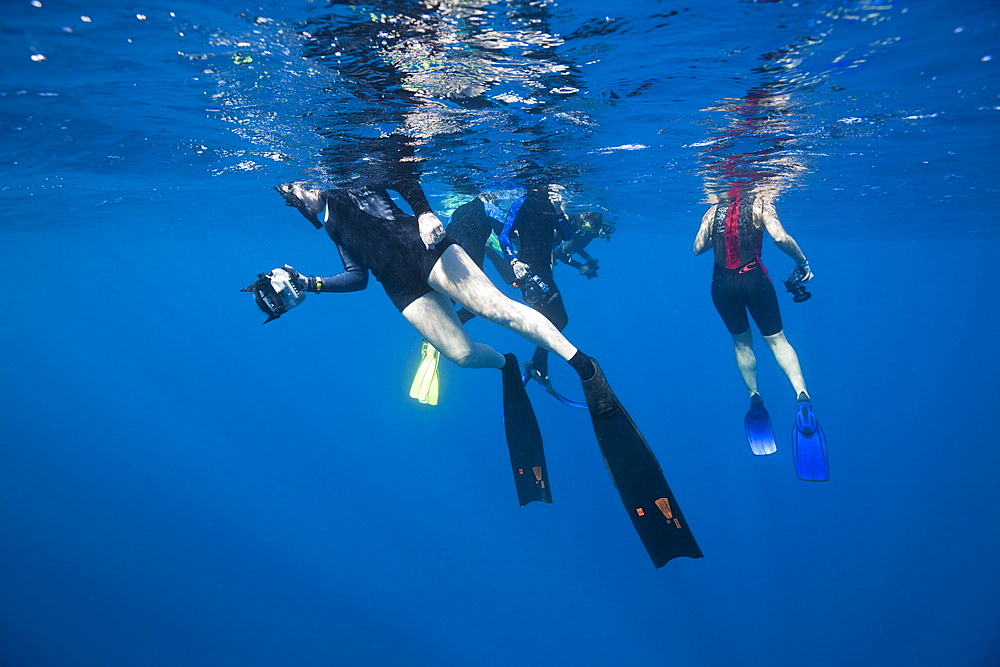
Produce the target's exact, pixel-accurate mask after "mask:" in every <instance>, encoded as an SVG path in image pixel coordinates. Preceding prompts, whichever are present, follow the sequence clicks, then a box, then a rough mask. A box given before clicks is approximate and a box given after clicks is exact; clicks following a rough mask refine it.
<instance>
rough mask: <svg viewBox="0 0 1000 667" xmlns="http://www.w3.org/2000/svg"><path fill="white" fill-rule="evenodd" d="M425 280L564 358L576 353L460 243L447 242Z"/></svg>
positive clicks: (536, 313) (488, 317) (557, 331)
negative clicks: (504, 289) (503, 289)
mask: <svg viewBox="0 0 1000 667" xmlns="http://www.w3.org/2000/svg"><path fill="white" fill-rule="evenodd" d="M427 282H428V283H429V284H430V286H431V287H433V288H434V289H435V290H437V291H438V292H440V293H441V294H443V295H445V296H447V297H449V298H451V299H453V300H455V301H457V302H458V303H460V304H461V305H462V306H464V307H465V308H466V309H468V310H470V311H472V312H473V313H475V314H476V315H477V316H479V317H481V318H483V319H485V320H489V321H490V322H493V323H495V324H499V325H500V326H502V327H504V328H506V329H510V330H511V331H513V332H514V333H517V334H519V335H521V336H523V337H524V338H527V339H528V340H529V341H531V342H532V343H534V344H535V345H537V346H539V347H543V348H545V349H547V350H549V351H550V352H553V353H555V354H557V355H559V356H560V357H562V358H563V359H565V360H566V361H569V360H570V359H572V358H573V356H574V355H575V354H576V353H577V349H576V347H574V346H573V344H572V343H570V342H569V341H568V340H567V339H566V337H565V336H563V335H562V333H560V332H559V330H558V329H557V328H556V327H555V325H553V324H552V322H550V321H549V320H548V318H547V317H545V316H544V315H542V314H541V313H539V312H538V311H536V310H534V309H532V308H530V307H528V306H526V305H525V304H523V303H518V302H517V301H514V300H513V299H510V298H508V297H507V296H506V295H505V294H504V293H503V292H501V291H500V290H499V289H497V287H496V285H494V284H493V283H492V282H490V279H489V278H487V277H486V274H485V273H483V271H482V269H480V268H479V267H478V266H476V263H475V262H473V261H472V258H470V257H469V255H468V254H467V253H466V252H465V250H463V249H462V247H461V246H459V245H452V246H449V247H448V249H447V250H445V251H444V253H443V254H442V255H441V258H440V259H438V261H437V263H436V264H435V265H434V268H433V269H431V273H430V275H429V276H428V277H427ZM456 320H457V318H456ZM442 352H444V351H443V350H442Z"/></svg>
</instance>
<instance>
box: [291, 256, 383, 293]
mask: <svg viewBox="0 0 1000 667" xmlns="http://www.w3.org/2000/svg"><path fill="white" fill-rule="evenodd" d="M337 250H338V251H340V259H341V260H342V261H343V262H344V270H343V271H342V272H341V273H337V274H334V275H332V276H326V277H320V276H305V281H306V291H307V292H315V293H317V294H319V293H320V292H358V291H360V290H363V289H365V288H366V287H368V267H367V266H365V265H364V264H363V263H362V262H360V261H358V260H356V259H355V258H353V257H351V255H350V253H348V252H347V251H346V250H344V248H342V247H341V246H340V245H338V246H337Z"/></svg>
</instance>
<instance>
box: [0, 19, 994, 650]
mask: <svg viewBox="0 0 1000 667" xmlns="http://www.w3.org/2000/svg"><path fill="white" fill-rule="evenodd" d="M40 4H41V6H32V4H31V3H29V2H27V1H23V2H22V1H21V0H18V1H17V2H13V1H10V2H5V3H4V8H5V10H6V11H5V21H4V22H3V25H2V26H0V33H2V40H0V56H2V62H3V63H4V66H3V69H2V75H0V161H2V165H3V170H4V172H3V173H4V176H5V178H4V179H3V182H2V185H0V206H2V211H3V217H2V223H0V224H2V227H0V258H2V259H3V260H4V265H5V266H6V268H7V272H8V273H7V278H6V281H5V289H4V300H3V301H4V310H5V316H4V317H3V319H2V320H0V350H2V352H0V354H2V357H0V359H2V361H0V373H2V375H0V377H2V379H3V382H2V384H0V392H2V393H0V400H2V406H3V408H2V410H0V435H2V442H0V664H3V665H4V666H5V667H6V666H8V665H10V666H13V667H21V666H35V665H46V666H47V665H398V664H407V665H515V664H529V663H539V664H551V665H650V666H653V665H656V666H659V665H695V666H700V665H735V664H739V665H852V664H871V665H945V664H947V665H994V664H997V663H998V662H1000V632H998V631H1000V601H998V600H1000V573H998V569H997V562H998V560H1000V558H998V557H1000V523H998V522H997V520H996V519H995V517H994V513H995V504H996V502H995V496H996V493H995V482H994V477H995V475H996V471H997V469H998V467H1000V448H998V447H997V446H996V436H995V435H990V434H991V433H992V432H993V428H992V426H991V422H992V420H993V419H994V418H996V416H997V410H996V405H997V399H998V398H1000V395H998V393H1000V392H998V383H997V379H996V378H997V373H998V371H1000V364H998V362H997V356H996V353H995V351H994V347H995V345H994V333H995V332H996V331H997V329H998V324H1000V322H998V318H997V315H996V296H995V295H996V293H997V289H998V287H1000V285H998V282H997V278H996V270H995V268H994V267H993V266H992V262H993V261H994V259H995V257H996V256H997V253H998V252H1000V233H998V222H1000V216H998V214H997V207H996V206H995V199H996V197H997V186H996V181H995V179H996V174H997V168H998V162H997V159H996V153H997V149H998V136H1000V74H998V70H997V68H998V67H1000V38H998V37H1000V8H998V7H997V6H996V5H995V3H988V2H974V1H971V0H962V1H957V2H955V1H953V2H943V1H941V0H927V1H925V2H894V1H890V0H883V1H882V2H873V1H864V2H857V1H856V2H802V1H800V2H756V3H754V2H735V1H733V2H729V1H722V0H710V1H709V2H703V3H698V4H697V5H694V4H692V5H691V6H688V7H685V6H684V5H682V4H672V3H669V2H650V1H644V2H640V1H638V0H633V1H631V2H628V1H626V2H617V3H614V5H613V6H609V5H608V4H607V3H598V2H594V1H592V0H587V1H578V2H558V3H556V2H535V3H530V4H529V3H527V2H513V1H512V2H510V3H477V2H472V1H471V0H469V1H466V2H427V3H425V4H424V5H418V4H417V3H389V2H386V3H383V4H378V3H372V4H368V5H353V6H352V5H339V4H325V3H319V2H301V3H296V2H287V3H284V4H278V3H268V4H262V5H250V4H246V3H243V2H240V1H238V0H223V1H222V2H214V3H208V2H204V3H198V2H191V1H190V0H188V1H185V2H175V3H160V2H156V3H152V4H149V3H145V4H144V3H136V2H125V1H122V2H113V1H112V0H98V1H97V2H89V3H83V2H73V1H67V2H55V1H53V0H44V1H43V2H42V3H40ZM84 17H85V18H86V20H85V18H84ZM140 17H142V18H140ZM337 53H339V54H340V55H336V54H337ZM366 67H367V69H366ZM359 72H360V74H359ZM397 131H403V132H405V133H407V134H408V136H411V137H415V138H416V139H418V140H419V144H420V145H419V147H418V151H417V154H418V157H419V158H420V160H421V162H420V166H421V170H422V172H423V174H424V182H425V185H426V188H427V190H428V193H429V194H430V196H431V199H432V202H433V203H434V204H435V206H436V207H437V208H438V210H439V211H441V213H442V215H445V214H446V213H448V212H449V211H450V209H451V208H453V207H454V206H455V205H456V204H458V203H460V202H462V201H465V200H466V199H467V198H468V192H470V191H471V189H475V188H485V187H512V186H513V185H516V184H517V183H518V182H520V180H521V179H524V178H530V177H533V176H538V175H539V174H544V175H546V176H549V175H551V177H552V180H555V181H558V182H559V183H561V184H563V185H565V186H566V188H567V196H568V198H569V207H570V209H571V210H588V209H597V210H602V211H604V212H605V213H606V215H608V216H609V217H612V218H613V219H615V220H616V222H617V224H618V229H617V231H616V233H615V235H614V236H613V240H612V241H611V242H610V243H608V244H604V243H600V245H599V246H596V244H595V247H593V248H592V250H593V254H595V255H596V256H598V257H599V259H600V260H601V267H602V268H601V273H600V277H599V278H598V279H596V280H592V281H587V280H584V279H583V278H582V277H577V276H574V275H572V271H571V270H569V269H567V268H563V269H558V270H557V274H556V275H557V278H558V279H559V281H560V287H561V288H562V291H563V293H564V295H565V298H566V302H567V304H568V309H569V312H570V316H571V323H570V325H569V327H568V329H567V335H568V336H569V338H570V339H571V340H573V341H574V342H575V343H576V344H577V345H579V346H580V347H581V348H583V349H585V350H587V351H588V352H590V353H592V354H594V355H595V356H596V357H598V358H599V359H600V360H601V362H602V365H603V366H604V367H605V370H606V371H607V372H608V375H609V377H610V378H611V379H612V381H613V383H614V385H615V388H616V391H617V393H618V394H619V396H620V397H621V399H622V401H623V403H624V404H625V405H627V406H628V408H629V411H630V412H631V413H632V416H633V417H634V418H635V420H636V422H637V423H638V424H639V425H640V427H641V428H642V430H643V432H644V433H645V436H646V438H647V440H648V441H649V442H650V444H651V446H652V448H653V449H654V451H655V452H656V454H657V456H658V457H659V459H660V462H661V464H662V466H663V468H664V471H665V473H666V476H667V478H668V479H669V481H670V483H671V486H672V487H673V490H674V492H675V493H676V495H677V497H678V498H679V499H680V501H681V502H682V504H683V507H684V512H685V514H686V515H687V518H688V520H689V522H690V524H691V526H692V528H693V530H694V532H695V535H696V537H697V539H698V541H699V543H700V545H701V547H702V549H703V551H704V553H705V558H704V559H701V560H690V559H684V558H681V559H677V560H675V561H672V562H670V563H668V564H667V565H666V566H665V567H664V568H662V569H660V570H656V569H654V568H653V566H652V565H651V563H650V562H649V560H648V558H647V556H646V554H645V552H644V550H643V548H642V545H641V543H640V542H639V540H638V539H637V538H636V536H635V534H634V532H633V530H632V527H631V525H630V522H629V521H628V519H627V516H626V515H625V513H624V511H623V509H622V507H621V503H620V501H619V499H618V496H617V493H616V491H615V489H614V487H613V485H612V483H611V482H610V480H609V478H608V475H607V472H606V470H605V468H604V465H603V462H602V460H601V457H600V453H599V451H598V449H597V447H596V443H595V441H594V436H593V432H592V431H591V429H590V425H589V420H588V419H587V417H586V415H585V414H584V413H582V412H581V411H575V410H571V409H569V408H566V407H563V406H562V405H560V404H558V403H556V402H555V401H553V400H551V399H550V398H549V397H548V396H546V395H545V394H544V393H543V392H542V391H540V390H538V388H537V387H531V388H530V389H531V391H532V398H533V401H534V404H535V409H536V412H537V413H538V416H539V420H540V423H541V426H542V431H543V433H544V434H545V437H546V452H547V457H548V465H549V468H550V474H551V480H552V486H553V495H554V498H555V503H554V504H552V505H541V504H539V503H534V504H532V505H529V506H527V507H525V508H518V507H517V502H516V496H515V493H514V488H513V484H512V483H511V480H510V473H509V471H508V465H509V463H508V460H507V451H506V446H505V443H504V436H503V428H502V426H501V424H500V422H499V419H498V408H499V400H500V383H499V379H498V377H497V374H495V373H493V372H491V371H475V372H474V371H460V370H459V369H457V368H455V367H454V366H451V365H450V364H448V363H447V362H443V364H442V400H441V403H440V405H438V406H436V407H428V406H423V405H419V404H417V403H415V402H414V401H412V399H410V398H408V397H407V388H408V385H409V381H410V379H411V377H412V373H413V371H414V370H415V368H416V365H417V361H418V358H419V344H420V340H419V336H418V335H417V334H415V333H414V332H413V331H412V329H410V328H409V326H408V325H407V324H406V322H405V321H404V320H403V319H402V318H401V317H400V316H399V315H398V314H397V313H396V312H395V311H394V309H393V308H392V307H391V304H389V302H388V301H387V299H386V298H385V297H384V296H383V294H382V293H381V290H380V289H379V288H378V286H377V285H376V284H374V283H373V285H372V288H371V289H369V290H367V291H366V292H362V293H359V294H349V295H323V296H321V297H311V298H310V299H309V300H308V302H307V303H306V304H305V305H303V307H302V308H301V309H299V310H297V311H296V312H294V313H290V314H289V315H287V316H285V317H283V318H282V319H281V320H280V321H278V322H275V323H271V324H268V325H267V326H266V327H262V326H261V325H260V322H261V321H262V319H263V316H262V314H261V313H260V312H259V311H258V310H257V309H256V308H255V307H254V306H253V304H252V302H251V300H250V297H249V296H248V295H246V294H241V293H240V292H239V289H240V288H242V287H243V286H244V285H246V284H247V283H248V282H250V280H252V279H253V277H254V274H255V273H257V272H258V271H263V270H267V269H268V268H271V267H272V266H277V265H280V264H281V263H283V262H289V263H292V264H294V265H295V266H296V267H298V268H300V269H302V270H304V271H306V272H310V273H332V272H334V271H336V270H338V269H339V263H338V261H337V257H336V255H335V253H334V252H333V250H334V248H333V246H332V245H331V244H330V243H329V241H328V240H327V239H325V238H324V237H322V235H321V234H319V233H317V232H315V231H314V230H313V229H312V228H311V227H310V226H309V225H308V224H306V223H305V221H304V220H302V219H301V218H300V216H298V214H296V213H295V212H294V211H292V210H291V209H288V208H286V207H284V206H283V205H282V202H281V200H280V198H279V197H278V196H277V195H276V194H275V193H274V192H273V191H272V190H271V188H272V187H273V186H274V185H276V184H278V183H281V182H283V181H288V180H295V179H311V180H314V181H336V180H338V179H340V180H342V179H344V178H347V177H348V176H349V174H351V173H356V172H357V171H358V170H359V169H362V168H363V167H364V162H363V158H364V156H365V153H364V152H363V151H362V150H361V148H360V147H364V146H368V145H371V142H372V141H375V140H377V139H378V137H379V135H380V134H384V133H387V132H397ZM727 179H729V180H728V181H727ZM732 179H737V180H740V179H743V180H746V179H752V180H755V181H757V182H760V183H763V184H765V185H766V186H768V187H771V188H774V189H775V190H776V191H777V192H778V193H779V194H780V196H779V199H778V212H779V214H780V215H781V218H782V220H783V222H784V223H785V226H786V228H787V229H788V230H789V231H790V232H791V233H792V234H793V235H794V236H795V238H796V239H797V240H798V241H799V243H800V244H801V245H802V246H803V249H804V250H805V252H806V254H807V255H808V257H809V259H810V261H811V264H812V267H813V270H814V271H815V272H816V276H817V277H816V279H815V281H814V282H813V283H811V290H812V292H813V298H812V299H811V300H810V301H808V302H807V303H804V304H793V303H792V302H791V300H790V298H788V295H786V294H783V293H782V294H780V295H779V297H780V298H781V305H782V308H783V311H782V314H783V317H784V323H785V330H786V332H787V334H788V337H789V340H790V341H791V342H792V343H793V344H794V345H795V346H796V349H797V351H798V353H799V356H800V358H801V360H802V364H803V368H804V370H805V374H806V378H807V380H808V383H809V388H810V390H811V392H812V394H813V397H814V401H815V405H816V409H817V413H818V415H819V417H820V419H821V421H822V423H823V427H824V429H825V431H826V434H827V437H828V441H829V446H830V459H831V469H832V477H831V481H830V482H828V483H823V484H815V483H806V482H802V481H799V480H797V479H796V478H795V475H794V471H793V468H792V462H791V453H790V449H791V447H790V437H789V436H790V431H791V427H792V421H793V415H794V401H793V399H794V396H793V395H792V392H791V390H790V389H789V387H788V385H787V382H786V380H785V379H784V377H783V376H782V375H781V374H780V372H779V371H778V370H777V368H776V366H775V364H774V363H773V359H772V358H771V357H770V355H769V354H768V353H767V352H766V350H764V349H762V348H763V346H762V345H761V343H760V341H759V339H758V341H757V343H758V346H759V347H760V348H761V349H759V350H758V352H759V362H760V364H759V376H760V384H761V388H762V392H763V393H764V395H765V397H766V398H767V399H768V404H769V407H770V410H771V416H772V419H773V420H774V423H775V430H776V434H777V439H778V452H777V453H776V454H775V455H773V456H769V457H760V458H758V457H754V456H752V455H751V454H750V452H749V448H748V447H747V445H746V442H745V438H744V435H743V430H742V424H741V421H742V416H743V413H744V411H745V410H746V397H745V393H744V389H743V386H742V383H741V382H740V379H739V376H738V373H737V370H736V367H735V364H734V363H733V360H732V350H731V348H732V346H731V342H730V338H729V336H728V334H727V333H726V330H725V328H724V327H723V326H722V323H721V321H720V320H719V318H718V316H717V314H716V313H715V311H714V309H713V307H712V304H711V301H710V299H709V277H710V274H711V260H710V259H708V258H705V257H698V258H696V257H693V256H692V255H691V252H690V247H691V242H692V239H693V237H694V233H695V231H696V229H697V226H698V222H699V220H700V218H701V215H702V213H703V212H704V210H705V206H706V204H705V202H706V198H707V197H709V196H710V195H711V194H712V193H714V192H717V191H718V190H719V188H721V187H725V185H726V183H727V182H731V181H732ZM764 261H765V263H766V264H767V265H768V266H769V267H770V268H771V271H772V276H775V277H781V276H784V275H785V272H786V271H788V270H789V269H790V268H791V262H790V261H789V260H788V259H786V258H785V256H784V255H782V254H781V253H780V252H779V251H777V250H776V249H775V248H774V247H773V246H769V247H766V248H765V254H764ZM469 327H470V330H471V331H472V332H473V333H474V335H475V336H476V337H477V339H480V340H482V341H484V342H488V343H491V344H494V345H495V346H497V347H498V348H500V349H501V350H513V351H515V352H517V353H518V354H519V355H521V356H526V355H528V354H530V346H529V345H528V344H526V343H525V342H524V341H522V340H521V339H518V338H516V337H515V336H513V335H512V334H509V333H507V332H505V331H503V330H500V329H497V328H496V327H491V326H488V325H487V324H485V323H482V322H478V321H474V322H472V323H470V325H469ZM571 375H572V373H571V371H569V370H568V369H566V368H564V367H562V366H561V365H556V364H553V377H554V379H555V382H556V384H557V385H558V386H561V387H564V388H565V389H566V392H567V393H569V394H571V395H573V396H578V393H577V392H576V391H574V389H575V387H574V385H573V383H572V377H571Z"/></svg>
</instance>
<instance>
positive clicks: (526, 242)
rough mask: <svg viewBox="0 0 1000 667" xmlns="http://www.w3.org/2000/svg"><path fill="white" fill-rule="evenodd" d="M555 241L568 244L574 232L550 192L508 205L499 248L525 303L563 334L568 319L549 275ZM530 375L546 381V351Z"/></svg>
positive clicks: (531, 193)
mask: <svg viewBox="0 0 1000 667" xmlns="http://www.w3.org/2000/svg"><path fill="white" fill-rule="evenodd" d="M515 235H516V237H517V249H516V251H515V249H514V243H513V238H514V236H515ZM557 238H561V239H562V240H563V241H564V242H565V241H570V240H571V239H572V238H573V228H572V227H571V226H570V224H569V221H568V220H567V219H566V216H565V214H564V213H563V212H562V210H561V209H559V208H557V207H556V205H555V204H554V203H553V202H552V195H551V194H550V190H549V188H547V187H543V188H531V189H529V190H528V192H527V194H525V195H524V196H523V197H521V198H520V199H518V200H516V201H515V202H514V203H513V204H511V207H510V210H509V211H508V212H507V217H506V219H505V220H504V225H503V230H502V231H501V233H500V246H501V247H502V248H503V251H504V254H505V256H506V257H507V259H508V260H509V261H510V263H511V267H512V268H513V269H514V275H515V277H516V279H517V281H518V286H519V287H520V288H521V290H522V294H523V296H524V300H525V302H526V303H528V304H529V305H530V306H531V307H532V308H534V309H535V310H536V311H538V312H539V313H541V314H543V315H544V316H545V317H546V318H547V319H548V320H549V322H551V323H552V324H553V325H554V326H555V327H556V329H558V330H559V331H562V330H563V329H565V328H566V325H567V324H569V315H568V314H567V313H566V305H565V304H564V303H563V298H562V294H560V293H559V287H558V286H557V285H556V283H555V279H554V277H553V275H552V264H553V245H554V243H555V240H556V239H557ZM530 371H531V373H532V375H537V377H538V379H540V380H544V379H547V378H548V376H549V353H548V350H546V349H545V348H543V347H541V346H539V347H538V348H536V349H535V353H534V355H533V356H532V358H531V362H530Z"/></svg>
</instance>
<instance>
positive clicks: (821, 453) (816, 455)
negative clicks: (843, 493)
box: [792, 394, 830, 482]
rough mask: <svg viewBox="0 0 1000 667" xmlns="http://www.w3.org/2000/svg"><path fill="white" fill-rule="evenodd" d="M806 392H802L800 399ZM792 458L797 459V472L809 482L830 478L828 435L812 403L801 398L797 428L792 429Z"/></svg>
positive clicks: (796, 420) (796, 417)
mask: <svg viewBox="0 0 1000 667" xmlns="http://www.w3.org/2000/svg"><path fill="white" fill-rule="evenodd" d="M804 395H805V394H800V395H799V396H800V399H801V397H802V396H804ZM792 458H793V459H794V460H795V474H796V475H797V476H798V478H799V479H804V480H806V481H809V482H825V481H827V480H828V479H830V463H829V461H828V460H827V456H826V436H825V435H823V429H822V428H820V425H819V422H818V421H817V420H816V415H815V414H814V413H813V407H812V403H810V402H809V400H808V399H806V400H799V402H798V414H797V415H796V416H795V428H794V430H793V431H792Z"/></svg>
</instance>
